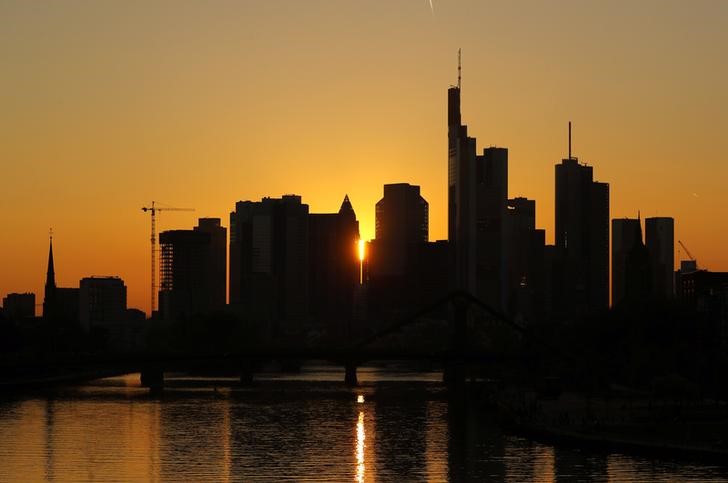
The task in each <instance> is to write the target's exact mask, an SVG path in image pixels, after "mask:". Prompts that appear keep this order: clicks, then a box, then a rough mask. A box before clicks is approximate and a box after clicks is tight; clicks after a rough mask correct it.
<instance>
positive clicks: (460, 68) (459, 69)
mask: <svg viewBox="0 0 728 483" xmlns="http://www.w3.org/2000/svg"><path fill="white" fill-rule="evenodd" d="M461 71H462V64H461V62H460V49H458V89H460V73H461Z"/></svg>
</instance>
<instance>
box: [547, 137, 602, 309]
mask: <svg viewBox="0 0 728 483" xmlns="http://www.w3.org/2000/svg"><path fill="white" fill-rule="evenodd" d="M555 174H556V203H555V208H556V223H555V225H556V236H555V239H556V249H557V251H558V256H559V257H560V258H561V264H562V269H563V279H562V285H563V298H562V300H561V301H560V303H559V305H560V306H561V307H562V308H563V310H564V311H565V312H567V313H570V314H579V313H587V312H594V311H599V310H603V309H606V308H608V306H609V185H608V184H607V183H599V182H595V181H594V180H593V169H592V167H591V166H587V165H585V164H579V161H578V159H577V158H575V157H572V156H571V123H569V157H568V158H567V159H563V160H562V161H561V164H557V165H556V167H555Z"/></svg>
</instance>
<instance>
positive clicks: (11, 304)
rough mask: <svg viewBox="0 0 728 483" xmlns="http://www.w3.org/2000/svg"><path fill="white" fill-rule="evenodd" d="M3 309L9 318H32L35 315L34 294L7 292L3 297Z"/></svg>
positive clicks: (17, 319)
mask: <svg viewBox="0 0 728 483" xmlns="http://www.w3.org/2000/svg"><path fill="white" fill-rule="evenodd" d="M3 310H4V311H5V315H7V316H8V318H10V320H16V321H19V320H23V319H32V318H33V317H35V294H34V293H9V294H7V295H6V296H5V297H3Z"/></svg>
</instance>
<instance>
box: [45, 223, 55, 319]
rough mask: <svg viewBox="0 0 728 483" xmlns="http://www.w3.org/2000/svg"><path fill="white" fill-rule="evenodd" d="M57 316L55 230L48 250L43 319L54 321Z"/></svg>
mask: <svg viewBox="0 0 728 483" xmlns="http://www.w3.org/2000/svg"><path fill="white" fill-rule="evenodd" d="M55 314H56V272H55V269H54V267H53V230H51V231H50V246H49V248H48V270H47V271H46V283H45V294H44V297H43V318H45V319H46V320H49V319H53V318H54V317H55Z"/></svg>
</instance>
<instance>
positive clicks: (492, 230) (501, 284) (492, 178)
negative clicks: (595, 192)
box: [475, 147, 535, 310]
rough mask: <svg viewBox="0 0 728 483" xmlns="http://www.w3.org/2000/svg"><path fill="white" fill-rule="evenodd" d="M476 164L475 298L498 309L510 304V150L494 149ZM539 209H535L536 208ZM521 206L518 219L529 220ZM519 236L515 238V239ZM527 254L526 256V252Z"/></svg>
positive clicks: (485, 152) (486, 150)
mask: <svg viewBox="0 0 728 483" xmlns="http://www.w3.org/2000/svg"><path fill="white" fill-rule="evenodd" d="M475 162H476V173H475V177H476V185H475V189H476V195H475V199H476V211H475V218H476V221H475V226H476V236H475V241H476V245H475V252H476V266H475V269H476V275H475V283H476V287H477V289H476V292H475V294H476V295H477V296H478V298H480V299H481V300H483V301H484V302H486V303H487V304H489V305H490V306H491V307H494V308H497V309H501V310H502V309H504V308H505V307H506V305H507V304H508V303H509V302H508V298H509V296H510V294H509V293H508V289H507V288H506V287H507V285H508V273H507V270H508V267H507V266H506V264H507V257H506V253H505V245H504V243H505V239H506V237H507V233H506V227H505V223H506V221H505V219H506V214H507V211H508V150H507V149H506V148H496V147H490V148H486V149H484V150H483V155H482V156H476V157H475ZM534 206H535V205H534ZM524 208H525V206H523V205H519V210H518V215H517V216H518V217H519V218H520V217H522V216H528V215H526V213H525V212H524V211H523V209H524ZM533 218H534V223H535V213H534V214H533ZM514 236H515V235H514ZM524 253H525V252H524Z"/></svg>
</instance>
